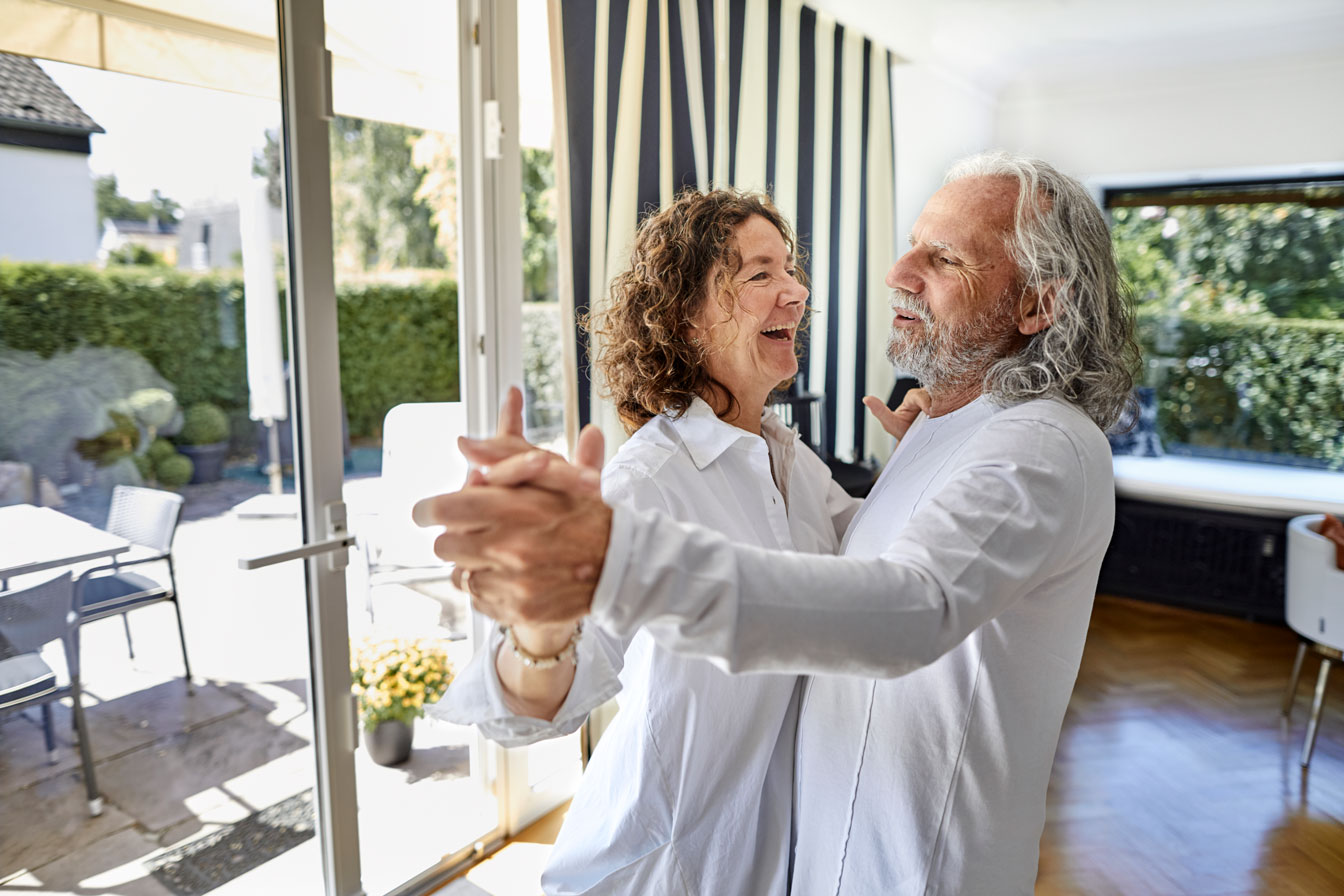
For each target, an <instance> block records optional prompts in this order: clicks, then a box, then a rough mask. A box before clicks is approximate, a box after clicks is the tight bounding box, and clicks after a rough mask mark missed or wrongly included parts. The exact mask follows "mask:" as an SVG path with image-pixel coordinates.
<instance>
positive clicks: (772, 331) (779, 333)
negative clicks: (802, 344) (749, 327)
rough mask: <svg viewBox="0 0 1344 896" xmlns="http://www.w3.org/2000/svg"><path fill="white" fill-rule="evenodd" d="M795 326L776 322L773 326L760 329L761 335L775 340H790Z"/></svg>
mask: <svg viewBox="0 0 1344 896" xmlns="http://www.w3.org/2000/svg"><path fill="white" fill-rule="evenodd" d="M795 326H796V325H795V324H776V325H775V326H773V327H766V328H765V329H764V330H762V331H761V335H762V336H764V337H765V338H766V339H773V340H775V341H776V342H792V341H793V329H794V327H795Z"/></svg>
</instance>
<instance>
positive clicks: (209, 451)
mask: <svg viewBox="0 0 1344 896" xmlns="http://www.w3.org/2000/svg"><path fill="white" fill-rule="evenodd" d="M177 450H178V451H180V452H181V453H182V454H185V455H186V456H187V457H189V458H191V462H192V464H193V466H192V468H191V484H192V485H199V484H200V483H202V482H218V481H219V480H220V477H221V476H223V475H224V460H225V459H226V458H227V457H228V455H229V443H228V442H227V441H225V442H214V443H212V444H209V445H179V446H178V448H177Z"/></svg>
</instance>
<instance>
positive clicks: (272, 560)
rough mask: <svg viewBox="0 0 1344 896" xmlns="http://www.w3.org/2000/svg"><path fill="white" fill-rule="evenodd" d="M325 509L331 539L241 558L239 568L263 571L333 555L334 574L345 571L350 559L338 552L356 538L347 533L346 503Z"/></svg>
mask: <svg viewBox="0 0 1344 896" xmlns="http://www.w3.org/2000/svg"><path fill="white" fill-rule="evenodd" d="M324 509H325V510H326V516H327V531H329V532H330V533H331V537H330V538H328V539H326V540H324V541H314V542H310V543H309V544H301V545H299V546H298V547H296V548H290V549H289V550H287V551H278V552H276V553H274V554H263V555H262V556H260V557H239V558H238V568H239V569H261V568H262V567H263V566H274V565H275V564H277V563H285V562H287V561H289V560H302V559H304V558H305V557H316V556H317V555H318V554H331V555H332V556H331V558H330V560H331V570H332V572H336V571H338V570H342V569H345V567H346V560H347V559H348V557H347V556H346V555H345V554H344V553H337V552H341V551H344V550H345V549H346V548H349V547H353V546H354V544H355V536H354V535H352V534H350V533H349V532H347V531H346V528H345V503H344V502H343V501H332V502H331V503H330V504H328V505H326V507H325V508H324Z"/></svg>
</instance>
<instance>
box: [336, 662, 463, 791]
mask: <svg viewBox="0 0 1344 896" xmlns="http://www.w3.org/2000/svg"><path fill="white" fill-rule="evenodd" d="M350 679H351V690H353V691H354V693H355V696H356V697H358V698H359V718H360V721H361V722H362V723H363V727H364V748H365V749H366V750H368V751H369V756H370V757H371V758H372V759H373V761H374V762H376V763H378V764H379V765H399V764H401V763H403V762H405V761H406V759H407V757H409V756H410V755H411V734H412V732H413V727H412V726H413V725H414V724H415V720H416V719H417V718H419V717H420V716H423V715H424V714H425V706H426V705H428V704H430V703H433V702H434V701H436V700H438V699H439V698H440V697H442V696H443V692H444V691H446V690H447V689H448V683H449V682H450V681H452V680H453V667H452V664H451V663H449V662H448V654H447V652H445V651H444V649H443V646H442V642H440V641H435V640H430V639H420V640H406V639H401V638H389V639H383V640H365V641H364V642H363V644H362V645H360V646H359V647H358V648H356V649H352V650H351V652H350Z"/></svg>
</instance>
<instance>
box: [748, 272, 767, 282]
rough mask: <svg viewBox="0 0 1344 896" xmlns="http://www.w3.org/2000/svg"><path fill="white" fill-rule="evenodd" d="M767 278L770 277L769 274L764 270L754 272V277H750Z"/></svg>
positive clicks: (756, 278)
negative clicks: (757, 272)
mask: <svg viewBox="0 0 1344 896" xmlns="http://www.w3.org/2000/svg"><path fill="white" fill-rule="evenodd" d="M769 278H770V275H769V274H767V273H766V272H765V271H761V272H760V273H759V274H756V275H755V276H754V277H752V278H751V279H752V280H768V279H769Z"/></svg>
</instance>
